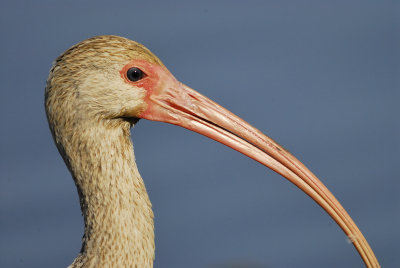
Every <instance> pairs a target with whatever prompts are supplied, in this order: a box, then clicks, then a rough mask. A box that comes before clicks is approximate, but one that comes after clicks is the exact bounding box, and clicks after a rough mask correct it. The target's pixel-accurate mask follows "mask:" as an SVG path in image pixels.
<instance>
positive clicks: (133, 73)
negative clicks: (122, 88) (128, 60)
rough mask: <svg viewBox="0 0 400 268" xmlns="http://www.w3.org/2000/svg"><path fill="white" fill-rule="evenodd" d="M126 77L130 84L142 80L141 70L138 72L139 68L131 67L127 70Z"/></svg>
mask: <svg viewBox="0 0 400 268" xmlns="http://www.w3.org/2000/svg"><path fill="white" fill-rule="evenodd" d="M126 76H127V77H128V79H129V80H131V81H132V82H136V81H139V80H140V79H142V78H143V76H144V73H143V71H142V70H140V69H139V68H136V67H133V68H130V69H129V70H128V72H127V73H126Z"/></svg>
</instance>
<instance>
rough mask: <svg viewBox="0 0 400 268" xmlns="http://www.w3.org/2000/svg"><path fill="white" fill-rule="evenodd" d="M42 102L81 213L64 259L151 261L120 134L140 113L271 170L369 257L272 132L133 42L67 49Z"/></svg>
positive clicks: (140, 186)
mask: <svg viewBox="0 0 400 268" xmlns="http://www.w3.org/2000/svg"><path fill="white" fill-rule="evenodd" d="M45 110H46V116H47V119H48V123H49V128H50V130H51V133H52V136H53V140H54V142H55V144H56V146H57V148H58V151H59V153H60V155H61V156H62V158H63V160H64V162H65V164H66V166H67V167H68V169H69V171H70V173H71V175H72V178H73V180H74V182H75V185H76V188H77V192H78V196H79V200H80V206H81V211H82V214H83V217H84V225H85V229H84V234H83V237H82V247H81V250H80V252H79V254H78V256H77V257H76V259H75V260H74V261H73V262H72V264H71V265H70V266H69V267H71V268H76V267H153V262H154V258H155V243H154V215H153V211H152V206H151V202H150V199H149V196H148V194H147V191H146V187H145V184H144V181H143V179H142V177H141V175H140V174H139V171H138V167H137V165H136V162H135V155H134V150H133V143H132V140H131V137H130V135H131V134H130V130H131V128H134V127H135V125H136V123H137V122H138V120H140V119H147V120H152V121H160V122H165V123H170V124H174V125H177V126H180V127H183V128H186V129H189V130H191V131H194V132H197V133H199V134H202V135H204V136H206V137H209V138H211V139H214V140H216V141H218V142H220V143H222V144H224V145H226V146H229V147H231V148H232V149H234V150H237V151H238V152H240V153H242V154H244V155H246V156H248V157H250V158H252V159H254V160H255V161H257V162H259V163H261V164H263V165H265V166H266V167H269V168H270V169H272V170H274V171H275V172H277V173H279V174H281V175H282V176H283V177H285V178H286V179H288V180H289V181H290V182H292V183H293V184H295V185H296V186H297V187H298V188H300V189H301V190H302V191H303V192H304V193H306V194H307V195H309V196H310V197H311V198H312V199H313V200H314V201H315V202H317V203H318V204H319V205H320V206H321V207H322V208H323V209H324V210H325V211H326V212H327V213H328V214H329V215H330V216H331V217H332V219H333V220H334V221H336V223H337V224H338V225H339V226H340V228H342V230H343V231H344V233H345V234H346V235H347V237H348V238H349V240H350V241H351V242H352V243H353V245H354V246H355V248H356V250H357V251H358V253H359V255H360V256H361V258H362V260H363V261H364V263H365V265H366V267H379V263H378V260H377V258H376V257H375V254H374V252H373V251H372V249H371V247H370V246H369V244H368V242H367V240H366V239H365V237H364V236H363V234H362V233H361V231H360V230H359V228H358V227H357V225H356V224H355V223H354V222H353V220H352V219H351V217H350V216H349V215H348V213H347V212H346V210H345V209H344V208H343V207H342V206H341V204H340V203H339V202H338V201H337V199H336V198H335V197H334V196H333V194H332V193H331V192H330V191H329V190H328V189H327V188H326V187H325V186H324V184H323V183H322V182H321V181H320V180H319V179H318V178H317V177H316V176H315V175H314V174H313V173H312V172H311V171H310V170H309V169H308V168H307V167H305V165H303V164H302V163H301V162H300V161H299V160H297V159H296V158H295V157H294V156H293V155H292V154H291V153H289V152H288V151H287V150H286V149H285V148H283V147H282V146H281V145H279V144H278V143H277V142H275V141H274V140H273V139H271V138H269V137H268V136H266V135H264V134H263V133H262V132H260V131H259V130H257V129H256V128H254V127H252V126H251V125H250V124H248V123H247V122H245V121H244V120H242V119H241V118H239V117H238V116H236V115H234V114H233V113H231V112H230V111H228V110H227V109H225V108H223V107H222V106H220V105H218V104H217V103H215V102H213V101H211V100H210V99H208V98H207V97H205V96H203V95H201V94H200V93H198V92H196V91H195V90H193V89H191V88H190V87H188V86H186V85H185V84H183V83H181V82H179V81H178V80H177V79H176V78H175V77H174V76H173V75H172V74H171V73H170V72H169V70H168V69H167V68H166V67H165V65H164V64H163V63H162V62H161V60H159V59H158V58H157V57H156V56H155V55H154V54H153V53H152V52H150V50H148V49H147V48H146V47H145V46H143V45H142V44H140V43H138V42H135V41H132V40H130V39H127V38H124V37H119V36H114V35H102V36H95V37H92V38H89V39H86V40H84V41H82V42H80V43H78V44H76V45H74V46H72V47H71V48H69V49H67V50H66V51H65V52H64V53H62V54H61V55H60V56H59V57H58V58H57V59H56V60H55V61H54V62H53V65H52V68H51V70H50V74H49V77H48V79H47V82H46V88H45Z"/></svg>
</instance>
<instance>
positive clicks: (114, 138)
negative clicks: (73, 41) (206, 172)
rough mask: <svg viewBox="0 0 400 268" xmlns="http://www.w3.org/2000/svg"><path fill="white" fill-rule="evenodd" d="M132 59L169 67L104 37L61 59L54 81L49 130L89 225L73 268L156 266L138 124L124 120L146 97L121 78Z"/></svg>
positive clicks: (134, 46) (48, 106)
mask: <svg viewBox="0 0 400 268" xmlns="http://www.w3.org/2000/svg"><path fill="white" fill-rule="evenodd" d="M131 59H145V60H148V61H150V62H153V63H156V64H160V65H162V63H161V62H160V60H158V59H157V57H155V56H154V55H152V54H151V52H149V51H148V50H147V49H146V48H144V47H143V46H142V45H140V44H138V43H136V42H133V41H130V40H128V39H125V38H122V37H117V36H100V37H94V38H91V39H88V40H86V41H83V42H82V43H79V44H78V45H75V46H73V47H72V48H70V49H68V50H67V51H66V52H65V53H63V54H62V55H61V56H60V57H58V58H57V60H56V61H55V63H54V66H53V68H52V70H51V72H50V76H49V78H48V81H47V86H46V94H45V95H46V97H45V102H46V113H47V117H48V120H49V125H50V129H51V130H52V133H53V137H54V140H55V142H56V144H57V148H58V149H59V151H60V153H61V155H62V156H63V158H64V160H65V162H66V164H67V166H68V168H69V170H70V171H71V174H72V176H73V178H74V180H75V183H76V186H77V188H78V193H79V197H80V201H81V208H82V213H83V215H84V218H85V233H84V236H83V241H82V249H81V252H80V254H79V256H78V257H77V258H76V260H75V261H74V263H73V264H72V265H71V267H152V266H153V259H154V227H153V212H152V209H151V203H150V200H149V198H148V195H147V192H146V188H145V186H144V183H143V180H142V178H141V176H140V175H139V172H138V170H137V167H136V163H135V157H134V153H133V147H132V142H131V139H130V128H131V126H132V123H131V122H130V121H129V120H128V121H127V120H126V119H124V118H123V117H124V112H125V111H126V109H128V108H132V109H133V110H135V109H136V107H139V106H140V103H141V100H142V98H143V97H144V93H143V92H140V91H132V90H131V88H129V86H128V85H127V84H125V83H123V82H122V80H121V79H120V77H119V75H120V74H119V70H120V69H121V68H122V67H123V66H124V65H125V64H126V63H127V62H129V61H130V60H131ZM99 85H101V86H99ZM120 117H121V118H120ZM119 118H120V119H119Z"/></svg>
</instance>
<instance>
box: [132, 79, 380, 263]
mask: <svg viewBox="0 0 400 268" xmlns="http://www.w3.org/2000/svg"><path fill="white" fill-rule="evenodd" d="M165 78H167V79H163V82H162V85H159V86H158V87H157V88H156V89H154V90H151V91H149V92H148V95H147V96H146V99H145V101H146V103H147V108H146V110H145V111H144V112H142V113H141V114H140V116H139V117H141V118H145V119H149V120H154V121H161V122H166V123H170V124H174V125H178V126H181V127H184V128H186V129H189V130H192V131H195V132H198V133H200V134H202V135H204V136H207V137H209V138H211V139H214V140H216V141H218V142H220V143H223V144H225V145H227V146H229V147H231V148H233V149H235V150H237V151H239V152H241V153H242V154H245V155H247V156H248V157H250V158H252V159H254V160H256V161H258V162H260V163H261V164H263V165H265V166H267V167H269V168H271V169H272V170H274V171H276V172H277V173H279V174H281V175H282V176H283V177H285V178H286V179H288V180H289V181H290V182H292V183H293V184H295V185H296V186H297V187H298V188H300V189H301V190H302V191H303V192H305V193H306V194H307V195H309V196H310V197H311V198H312V199H313V200H314V201H315V202H317V203H318V204H319V205H320V206H321V207H322V208H323V209H324V210H325V211H326V212H327V213H328V214H329V215H330V216H331V217H332V218H333V220H335V221H336V223H337V224H338V225H339V226H340V227H341V228H342V229H343V231H344V232H345V233H346V235H347V236H348V238H349V240H350V241H351V242H352V243H353V244H354V246H355V248H356V249H357V251H358V252H359V254H360V256H361V257H362V259H363V261H364V263H365V265H366V266H367V267H379V263H378V261H377V259H376V257H375V255H374V253H373V251H372V249H371V248H370V246H369V244H368V242H367V241H366V239H365V238H364V236H363V235H362V233H361V232H360V230H359V229H358V227H357V226H356V224H355V223H354V222H353V220H352V219H351V218H350V216H349V215H348V214H347V212H346V211H345V209H344V208H343V207H342V206H341V205H340V203H339V202H338V201H337V200H336V198H335V197H334V196H333V194H332V193H331V192H330V191H329V190H328V188H326V187H325V185H324V184H323V183H322V182H321V181H320V180H319V179H318V178H317V177H316V176H315V175H314V174H313V173H312V172H311V171H310V170H309V169H307V167H305V166H304V165H303V164H302V163H301V162H300V161H299V160H297V159H296V158H295V157H294V156H293V155H291V154H290V153H289V152H288V151H286V150H285V149H284V148H283V147H281V146H280V145H279V144H278V143H276V142H275V141H273V140H272V139H271V138H269V137H267V136H266V135H264V134H263V133H261V132H260V131H259V130H257V129H256V128H254V127H252V126H251V125H250V124H248V123H247V122H245V121H244V120H242V119H241V118H239V117H238V116H236V115H234V114H233V113H231V112H229V111H228V110H226V109H225V108H223V107H221V106H220V105H218V104H217V103H215V102H213V101H211V100H210V99H208V98H206V97H204V96H203V95H201V94H199V93H197V92H196V91H194V90H193V89H191V88H189V87H187V86H185V85H184V84H182V83H180V82H178V81H177V80H176V79H175V78H173V76H172V75H171V74H168V77H165Z"/></svg>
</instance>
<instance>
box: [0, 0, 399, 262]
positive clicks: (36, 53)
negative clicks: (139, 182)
mask: <svg viewBox="0 0 400 268" xmlns="http://www.w3.org/2000/svg"><path fill="white" fill-rule="evenodd" d="M399 15H400V5H399V2H398V1H361V0H360V1H197V2H194V1H193V2H190V3H189V2H188V1H163V2H162V1H158V2H156V1H151V2H150V1H113V2H111V1H62V2H61V1H58V2H57V3H56V2H55V1H10V0H7V1H4V0H3V1H1V3H0V33H1V42H0V53H1V54H0V57H1V65H0V84H1V91H0V96H1V97H0V101H1V105H0V109H1V110H0V111H1V112H0V119H1V131H0V176H1V179H0V266H1V267H66V266H67V265H69V264H70V263H71V262H72V261H73V259H74V258H75V256H76V255H77V253H78V252H79V250H80V246H81V236H82V233H83V218H82V216H81V213H80V207H79V202H78V196H77V193H76V189H75V185H74V183H73V181H72V179H71V177H70V174H69V173H68V171H67V169H66V167H65V166H64V163H63V161H62V159H61V157H60V156H59V155H58V152H57V150H56V147H55V146H54V144H53V141H52V138H51V135H50V131H49V129H48V126H47V122H46V118H45V113H44V108H43V94H44V87H45V81H46V78H47V75H48V71H49V69H50V67H51V63H52V61H53V60H54V59H55V58H56V57H57V56H58V55H59V54H60V53H62V52H63V51H64V50H66V49H67V48H68V47H70V46H72V45H74V44H75V43H77V42H79V41H82V40H84V39H86V38H89V37H92V36H95V35H102V34H114V35H121V36H124V37H127V38H130V39H133V40H136V41H138V42H141V43H143V44H145V45H146V46H147V47H148V48H149V49H150V50H151V51H152V52H153V53H155V54H156V55H157V56H158V57H159V58H160V59H161V60H162V61H163V62H164V64H165V65H166V66H167V67H168V68H169V69H170V71H171V72H172V73H173V74H174V75H175V76H176V77H177V78H178V79H179V80H180V81H182V82H183V83H185V84H187V85H189V86H191V87H192V88H194V89H196V90H197V91H199V92H201V93H202V94H204V95H206V96H208V97H210V98H211V99H213V100H215V101H217V102H218V103H220V104H221V105H223V106H224V107H226V108H228V109H229V110H231V111H232V112H234V113H235V114H237V115H239V116H241V117H242V118H244V119H245V120H246V121H248V122H250V123H251V124H252V125H254V126H256V127H257V128H259V129H260V130H261V131H263V132H264V133H266V134H267V135H269V136H271V137H272V138H274V139H275V140H277V141H278V142H279V143H280V144H282V145H283V146H285V147H286V148H288V149H289V150H290V151H291V152H292V153H293V154H294V155H296V156H297V157H298V158H299V159H300V160H301V161H303V162H304V163H305V164H306V165H307V166H308V167H309V168H310V169H311V170H313V171H314V172H315V173H316V174H317V176H318V177H320V179H321V180H322V181H323V182H324V183H325V184H326V185H327V186H328V188H330V189H331V191H332V192H333V193H334V194H335V195H336V197H337V198H338V199H339V201H340V202H341V203H342V204H343V206H344V207H345V208H346V209H347V210H348V212H349V213H350V215H351V216H352V217H353V219H354V220H355V222H356V223H357V224H358V226H359V227H360V229H361V230H362V231H363V233H364V235H365V236H366V238H367V240H368V241H369V243H370V244H371V246H372V248H373V249H374V251H375V253H376V254H377V257H378V259H379V260H380V262H381V264H382V266H383V267H400V256H399V252H400V246H399V241H400V231H399V226H400V213H399V212H400V196H399V192H400V180H399V179H400V176H399V175H400V174H399V169H398V165H399V163H400V162H399V160H400V159H399V134H400V125H399V119H398V118H399V115H400V108H399V101H400V98H399V97H400V96H399V89H400V16H399ZM132 134H133V141H134V145H135V154H136V158H137V162H138V166H139V170H140V172H141V175H142V177H143V178H144V180H145V183H146V186H147V189H148V192H149V195H150V198H151V200H152V203H153V208H154V212H155V228H156V259H155V267H195V268H197V267H225V266H226V265H229V264H242V265H243V267H363V263H362V261H361V258H360V257H359V255H358V253H357V252H356V250H355V249H354V248H353V246H352V245H351V244H349V243H347V242H346V236H345V235H344V233H343V232H342V231H341V229H340V228H339V227H338V226H337V225H336V224H335V223H334V222H333V221H332V220H331V219H330V217H329V216H328V215H327V214H326V213H325V212H324V211H323V210H322V209H321V208H320V207H318V206H317V205H315V204H314V202H313V201H312V200H311V199H310V198H308V196H306V195H305V194H303V193H302V192H301V191H299V190H298V189H297V188H296V187H294V186H293V185H291V184H290V183H288V182H287V181H286V180H284V179H282V177H280V176H278V175H276V174H275V173H273V172H272V171H270V170H268V169H266V168H265V167H263V166H261V165H260V164H258V163H256V162H254V161H252V160H250V159H247V158H246V157H244V156H242V155H241V154H239V153H237V152H236V151H233V150H231V149H229V148H227V147H225V146H223V145H220V144H218V143H216V142H214V141H212V140H209V139H207V138H204V137H202V136H200V135H198V134H194V133H191V132H188V131H186V130H184V129H182V128H178V127H175V126H172V125H167V124H162V123H156V122H148V121H145V120H141V121H140V122H139V123H138V125H137V126H136V127H135V129H134V131H133V132H132Z"/></svg>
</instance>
